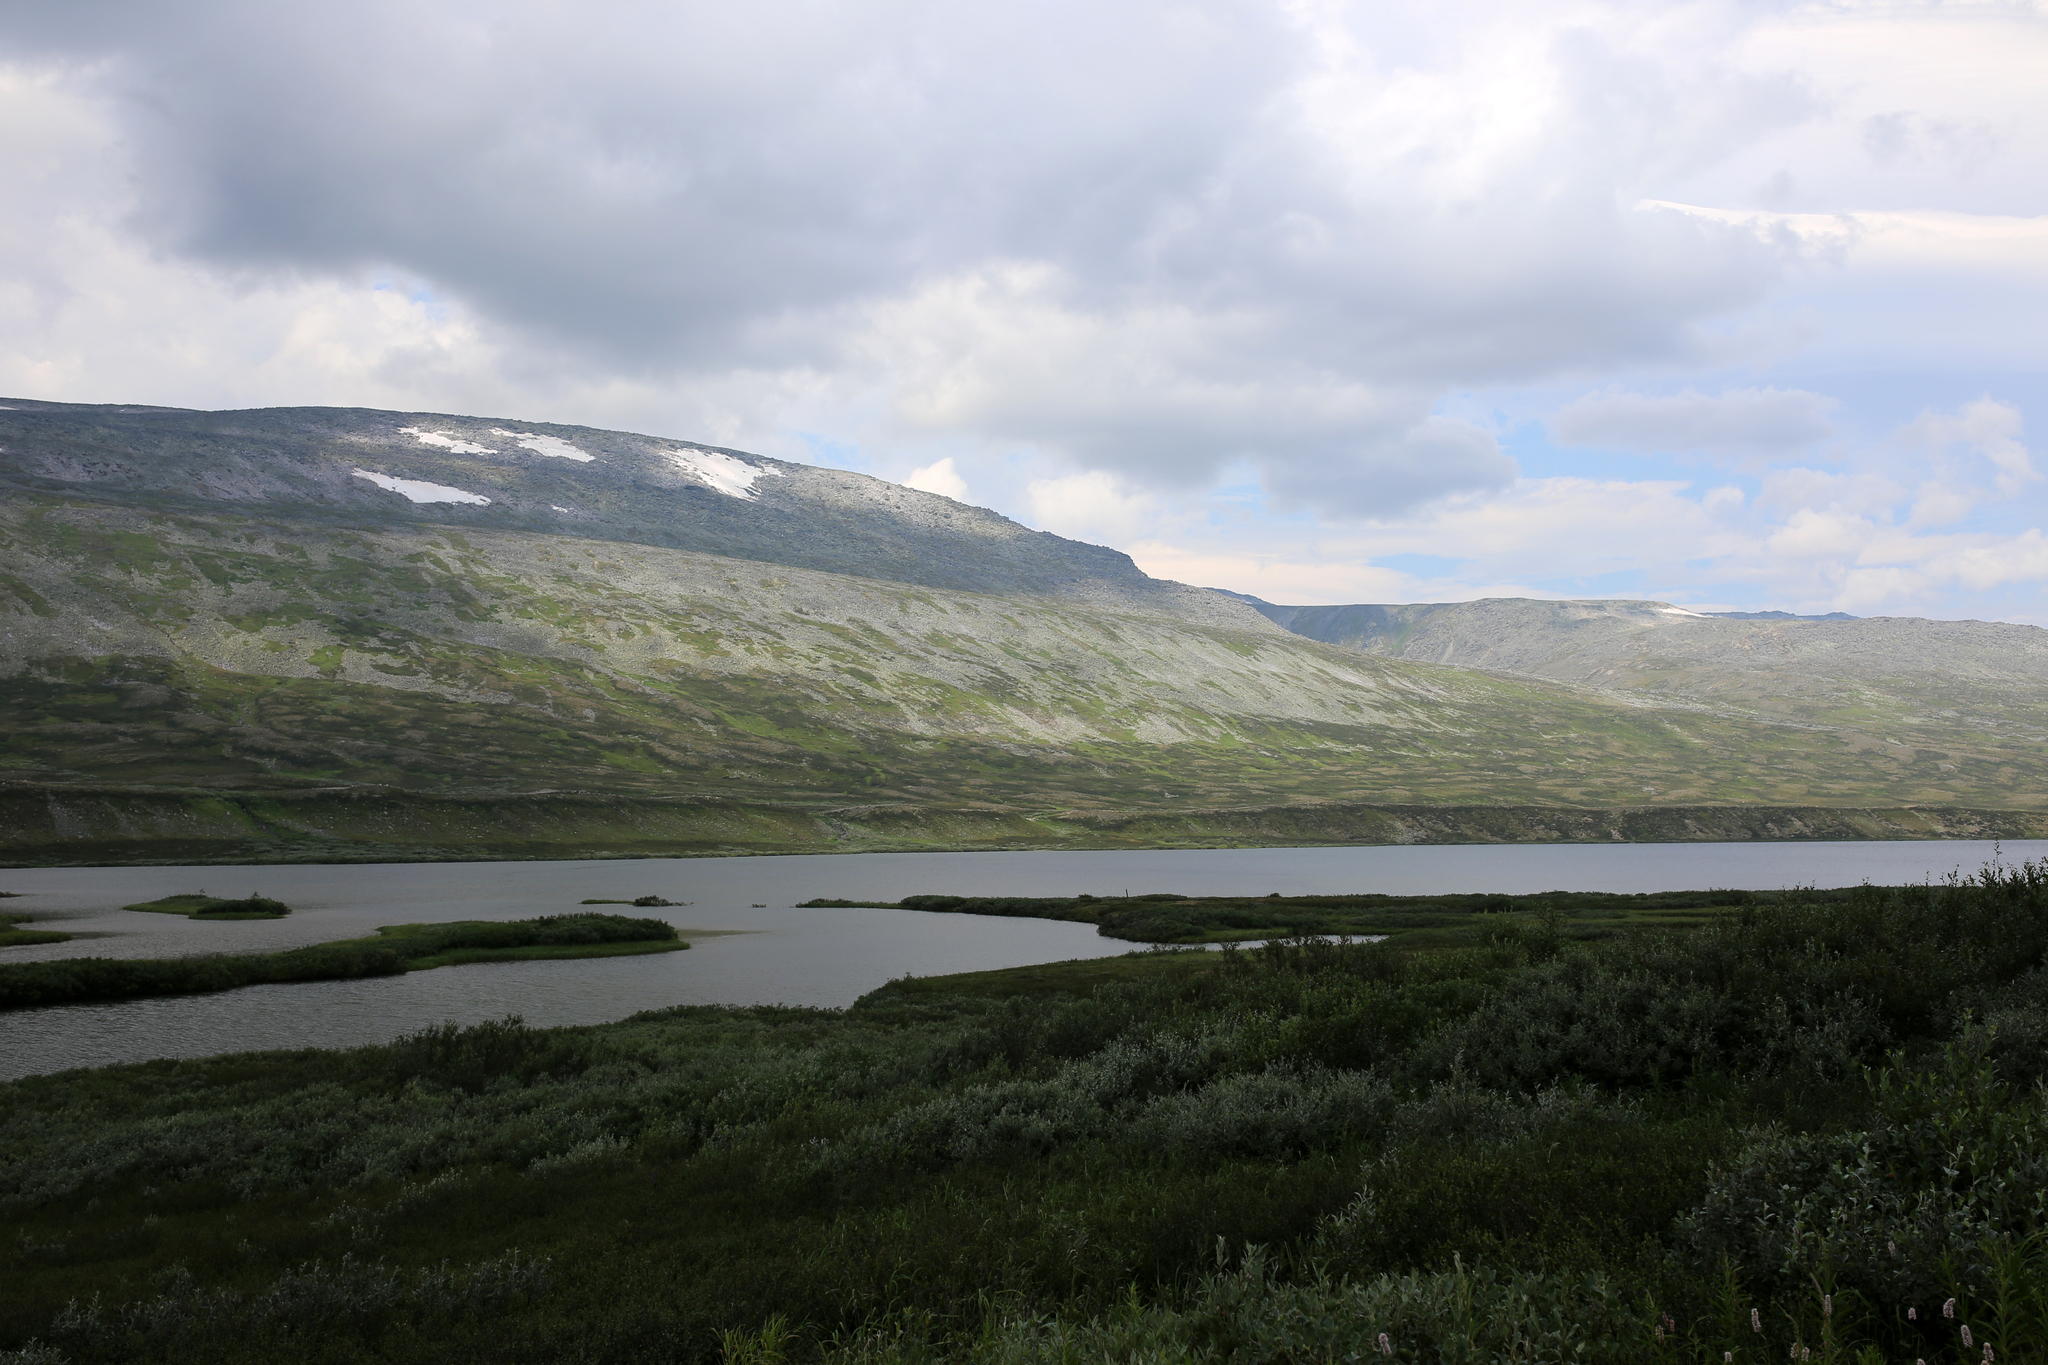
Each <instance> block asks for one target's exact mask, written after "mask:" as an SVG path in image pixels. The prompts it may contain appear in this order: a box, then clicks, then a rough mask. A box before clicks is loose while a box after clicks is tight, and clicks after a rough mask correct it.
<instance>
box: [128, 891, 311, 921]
mask: <svg viewBox="0 0 2048 1365" xmlns="http://www.w3.org/2000/svg"><path fill="white" fill-rule="evenodd" d="M121 908H122V909H123V910H140V911H143V912H144V913H146V914H151V915H183V916H184V917H185V918H187V919H283V918H284V917H285V916H286V915H289V914H290V913H291V912H292V908H291V907H290V906H289V905H286V904H285V903H284V902H283V901H274V900H272V899H270V897H268V896H258V895H254V894H251V895H247V896H243V897H240V898H239V899H229V898H228V897H225V896H209V895H207V894H206V893H205V892H204V891H200V892H196V893H193V894H189V895H180V896H165V897H163V898H162V899H161V900H153V901H140V902H138V903H136V904H134V905H124V906H122V907H121Z"/></svg>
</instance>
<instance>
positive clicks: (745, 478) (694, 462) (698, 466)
mask: <svg viewBox="0 0 2048 1365" xmlns="http://www.w3.org/2000/svg"><path fill="white" fill-rule="evenodd" d="M666 453H667V455H668V458H669V459H670V460H671V461H672V462H674V464H675V467H676V468H677V469H680V470H682V471H683V472H684V473H685V474H688V475H689V476H690V477H691V478H693V479H700V480H702V481H703V482H705V483H707V484H709V485H711V487H713V488H715V489H717V490H718V491H719V492H721V493H723V494H725V495H726V496H727V497H729V498H754V497H757V496H759V495H758V494H756V493H755V492H754V481H755V480H756V479H758V478H760V477H762V476H763V475H767V476H768V477H770V478H776V479H779V478H781V477H782V471H781V470H779V469H766V468H763V467H762V466H760V465H752V464H748V463H747V462H746V461H745V460H736V459H734V458H733V457H732V456H730V455H722V454H720V453H719V452H718V451H715V450H671V451H668V452H666Z"/></svg>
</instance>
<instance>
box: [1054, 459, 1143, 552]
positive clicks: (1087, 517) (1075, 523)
mask: <svg viewBox="0 0 2048 1365" xmlns="http://www.w3.org/2000/svg"><path fill="white" fill-rule="evenodd" d="M1026 492H1027V494H1028V496H1029V497H1030V500H1031V524H1032V525H1034V526H1036V527H1037V528H1038V529H1039V530H1041V531H1051V532H1052V533H1053V534H1055V535H1062V536H1066V537H1067V538H1069V539H1071V540H1089V541H1095V542H1098V543H1102V544H1109V545H1128V544H1130V543H1131V542H1133V541H1137V540H1143V539H1146V538H1148V537H1149V536H1151V535H1152V533H1153V532H1154V531H1155V530H1156V529H1157V528H1158V525H1159V518H1160V515H1161V508H1160V501H1159V499H1158V498H1157V497H1155V496H1154V495H1152V494H1150V493H1147V492H1144V491H1142V490H1135V489H1132V488H1129V487H1127V486H1126V485H1125V484H1124V482H1123V481H1122V480H1121V479H1119V478H1118V477H1117V476H1116V475H1114V474H1111V473H1108V472H1107V471H1105V470H1099V469H1098V470H1091V471H1089V472H1088V473H1086V474H1069V475H1066V476H1064V477H1062V478H1057V479H1033V480H1032V481H1031V484H1030V486H1029V487H1028V489H1027V490H1026Z"/></svg>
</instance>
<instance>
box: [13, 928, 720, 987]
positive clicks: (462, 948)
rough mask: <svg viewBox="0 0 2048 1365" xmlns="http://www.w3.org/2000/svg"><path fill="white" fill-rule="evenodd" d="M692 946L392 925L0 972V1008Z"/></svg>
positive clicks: (657, 939)
mask: <svg viewBox="0 0 2048 1365" xmlns="http://www.w3.org/2000/svg"><path fill="white" fill-rule="evenodd" d="M689 946H690V945H689V944H688V943H686V942H684V941H683V940H682V939H680V938H678V937H677V935H676V931H675V928H674V926H672V925H669V924H665V923H663V922H662V921H660V920H649V919H628V918H626V917H625V916H622V915H602V914H596V913H589V912H586V913H581V914H571V915H545V916H542V917H540V918H538V919H529V920H454V921H450V922H445V923H440V924H399V925H389V926H386V927H384V928H381V929H379V930H378V931H377V933H376V935H375V936H374V937H371V938H366V939H345V940H342V941H340V942H336V943H320V944H314V945H312V946H310V947H305V948H292V949H288V950H286V951H284V952H280V953H234V954H213V955H209V956H196V957H182V958H139V959H123V958H102V957H87V958H62V959H59V960H57V961H54V962H22V963H13V964H8V965H0V1010H7V1009H27V1008H31V1007H35V1006H42V1005H72V1004H83V1003H87V1002H91V1001H102V1000H135V999H141V998H144V997H148V996H166V995H200V994H208V993H211V992H214V991H226V990H234V989H236V988H237V987H240V986H257V985H269V984H274V983H280V982H294V981H337V980H352V979H355V978H357V977H364V976H395V975H397V974H399V973H401V972H408V971H425V970H428V969H431V968H434V967H452V966H458V965H461V964H464V963H472V962H508V961H532V960H535V959H542V958H586V957H617V956H621V955H628V954H633V953H659V952H674V951H676V950H678V949H684V948H688V947H689Z"/></svg>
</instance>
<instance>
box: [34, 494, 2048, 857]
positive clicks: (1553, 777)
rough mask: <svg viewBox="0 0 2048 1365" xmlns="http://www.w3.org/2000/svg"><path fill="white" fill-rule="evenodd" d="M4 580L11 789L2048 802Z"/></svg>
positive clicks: (110, 561) (186, 533)
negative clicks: (10, 669)
mask: <svg viewBox="0 0 2048 1365" xmlns="http://www.w3.org/2000/svg"><path fill="white" fill-rule="evenodd" d="M0 553H4V563H5V564H6V565H7V568H8V577H7V579H6V580H5V582H4V584H0V589H4V592H0V633H4V636H5V641H4V643H6V644H7V645H8V647H9V654H8V657H9V659H10V660H11V661H12V662H13V664H14V667H15V669H16V671H15V672H14V673H13V674H12V676H10V677H9V678H8V679H7V686H6V688H5V689H4V692H0V737H4V738H0V765H4V771H5V772H7V774H8V775H9V777H10V778H11V779H12V780H13V781H14V782H15V783H16V784H21V785H17V786H16V790H17V791H20V790H22V786H23V785H25V786H27V787H30V788H33V789H34V790H37V791H46V790H50V789H58V790H61V791H68V792H72V793H77V792H81V791H83V790H86V789H100V790H105V789H108V788H110V787H112V788H118V789H121V790H125V791H129V792H135V791H158V792H161V791H163V790H165V789H178V790H184V791H188V792H189V791H193V790H194V789H198V790H213V791H216V792H223V793H249V792H252V791H253V792H274V793H279V794H283V793H287V792H306V791H314V790H334V789H336V788H350V789H361V788H366V787H375V788H391V789H398V790H401V791H410V792H418V793H432V794H437V795H445V796H458V795H459V796H463V797H467V798H481V797H485V796H501V795H505V794H509V793H533V792H535V791H537V790H553V791H558V792H560V791H567V792H575V793H597V794H602V795H605V796H610V797H620V798H640V799H645V798H663V799H669V798H676V797H682V796H688V797H690V798H693V799H701V800H711V801H714V802H722V803H726V809H730V810H739V809H741V808H745V809H746V810H748V811H749V812H750V813H749V814H748V815H746V816H745V817H744V818H742V819H740V820H739V824H741V825H762V824H765V825H771V826H772V825H776V824H778V823H783V822H786V821H789V820H792V819H793V820H795V821H796V823H797V824H799V825H801V826H802V827H803V830H804V832H803V833H802V834H800V835H798V836H797V839H798V840H799V841H802V840H808V839H810V838H812V837H814V836H815V833H816V832H817V831H818V830H820V829H829V826H830V824H831V821H832V820H834V819H838V818H840V817H838V816H833V815H827V814H822V812H826V811H842V810H848V809H851V810H854V811H856V812H859V811H862V810H870V809H879V810H880V811H882V812H884V815H883V816H882V818H883V819H884V820H885V821H886V820H887V819H888V818H889V817H887V816H886V812H887V811H889V810H892V809H896V810H900V809H902V808H906V807H915V808H916V809H917V810H918V811H919V812H926V813H929V812H963V811H964V812H970V813H971V812H975V811H979V812H981V813H982V815H981V817H980V818H982V819H988V818H1002V819H1007V818H1010V815H1011V814H1013V813H1014V814H1021V815H1022V816H1024V817H1027V818H1036V817H1041V816H1044V815H1047V814H1050V813H1060V814H1062V815H1063V817H1070V818H1072V819H1073V820H1074V821H1076V822H1078V824H1077V827H1081V826H1085V827H1087V828H1089V829H1094V830H1096V831H1098V832H1102V833H1103V835H1104V837H1105V838H1110V836H1109V834H1108V831H1109V830H1110V829H1111V827H1112V826H1113V825H1115V824H1116V822H1119V821H1122V822H1124V824H1123V825H1122V826H1121V833H1120V834H1119V835H1117V836H1115V838H1110V841H1112V842H1114V841H1118V840H1127V839H1135V838H1137V837H1138V836H1139V833H1140V831H1139V828H1138V827H1137V826H1136V825H1133V824H1131V823H1130V822H1131V821H1133V820H1140V821H1142V820H1146V819H1154V820H1165V819H1175V818H1184V817H1186V816H1187V815H1188V813H1190V812H1215V811H1217V810H1219V808H1243V807H1270V806H1300V805H1312V804H1315V803H1327V802H1348V803H1359V804H1364V805H1371V806H1376V807H1388V806H1408V805H1414V806H1423V807H1437V806H1460V805H1469V806H1509V805H1512V806H1534V807H1565V808H1569V807H1579V808H1620V807H1675V806H1696V805H1724V804H1743V805H1754V806H1789V807H1833V808H1844V809H1866V808H1886V809H1896V808H1899V807H1901V806H1905V805H1928V806H1940V807H1953V808H1965V809H1984V810H1997V809H2006V810H2013V809H2019V810H2026V809H2041V808H2042V807H2043V806H2044V804H2048V803H2044V799H2043V795H2042V793H2043V791H2044V790H2048V752H2044V751H2043V750H2042V749H2041V748H2040V747H2038V746H2028V745H2017V744H2016V745H2004V744H2000V743H1994V742H1989V741H1981V740H1980V742H1977V743H1975V744H1974V745H1973V746H1965V745H1963V744H1961V743H1956V744H1951V745H1948V746H1947V747H1940V748H1935V747H1925V748H1911V747H1905V746H1902V745H1900V744H1897V743H1893V742H1891V739H1890V737H1889V736H1886V735H1880V734H1877V733H1873V732H1868V731H1864V730H1859V729H1856V728H1854V727H1852V726H1842V727H1822V726H1815V725H1805V724H1773V723H1769V722H1767V721H1761V720H1757V719H1754V718H1748V717H1743V716H1737V715H1729V714H1722V713H1718V712H1715V711H1712V710H1708V709H1704V708H1699V707H1667V706H1658V705H1647V704H1636V703H1632V702H1630V701H1627V700H1625V699H1617V698H1614V697H1612V696H1608V695H1602V694H1598V693H1594V692H1588V691H1585V690H1582V689H1574V688H1571V687H1565V686H1557V685H1551V684H1545V683H1542V682H1537V681H1531V680H1522V679H1514V678H1507V677H1501V676H1496V675H1489V674H1483V673H1474V672H1470V671H1466V670H1460V669H1456V668H1446V667H1436V666H1429V665H1420V664H1412V663H1405V662H1400V661H1389V660H1380V659H1374V658H1370V657H1365V656H1361V655H1360V654H1358V653H1357V652H1355V651H1351V650H1346V649H1342V648H1338V647H1333V646H1327V645H1322V644H1319V643H1315V642H1311V641H1307V640H1303V639H1299V638H1296V637H1290V636H1287V635H1285V634H1283V633H1280V632H1278V631H1239V630H1236V629H1233V628H1229V627H1223V626H1216V625H1211V624H1203V623H1199V622H1191V621H1186V620H1180V619H1175V618H1172V617H1165V616H1156V615H1148V614H1144V613H1140V612H1134V611H1128V610H1111V609H1107V608H1088V607H1083V606H1079V605H1076V604H1074V603H1072V602H1067V601H1060V600H1053V599H1046V598H1016V597H990V596H985V595H979V594H973V593H961V592H944V591H939V590H935V589H927V588H914V587H910V586H908V585H903V584H891V583H885V582H879V581H876V580H871V579H854V578H846V577H842V576H837V575H831V574H821V573H815V572H811V571H806V570H796V569H786V568H778V567H773V566H765V565H761V564H757V563H748V562H744V561H735V560H724V559H719V558H716V557H713V556H706V555H699V554H692V553H687V552H683V551H677V550H669V549H660V548H654V547H647V546H627V545H619V544H616V543H595V542H587V541H575V540H567V539H563V538H561V537H555V536H542V535H532V534H522V533H504V532H475V533H470V534H462V533H455V532H450V531H447V530H445V529H442V528H416V529H400V530H391V529H384V530H361V529H353V530H352V529H345V528H338V527H332V526H327V527H320V526H311V525H305V524H296V523H290V522H280V521H276V520H252V519H246V518H241V517H235V516H227V515H215V516H193V515H171V514H168V513H146V512H141V511H137V510H134V509H130V508H124V507H118V506H111V505H106V504H95V503H90V502H85V501H81V500H78V499H73V498H61V499H60V498H42V499H36V498H24V499H20V500H17V501H16V502H15V503H14V504H12V505H11V506H8V507H5V508H4V509H0ZM243 809H246V807H243ZM791 810H794V811H795V814H794V815H792V814H791V813H790V811H791ZM919 818H927V817H926V816H923V815H921V816H920V817H919ZM939 818H948V817H943V816H942V817H939ZM1203 818H1211V817H1203ZM821 821H822V822H823V823H820V822H821ZM57 823H58V824H59V825H61V824H62V821H61V820H60V821H58V822H57ZM1222 823H1229V821H1228V820H1224V821H1222ZM1240 823H1241V822H1240ZM1018 832H1019V833H1020V834H1022V833H1026V831H1023V830H1019V831H1018ZM729 833H731V834H735V835H737V837H720V838H718V839H717V840H716V842H718V843H721V844H740V845H744V844H750V843H755V842H758V840H759V839H760V838H761V837H762V836H761V835H760V834H758V833H755V834H749V833H746V832H744V831H740V830H737V829H735V830H733V831H729ZM60 834H61V831H60ZM767 837H768V839H769V841H770V842H789V841H790V840H787V839H779V838H776V837H774V836H773V835H769V836H767ZM1425 837H1426V836H1425ZM946 839H947V836H945V835H943V834H941V835H939V836H938V841H939V842H946Z"/></svg>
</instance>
